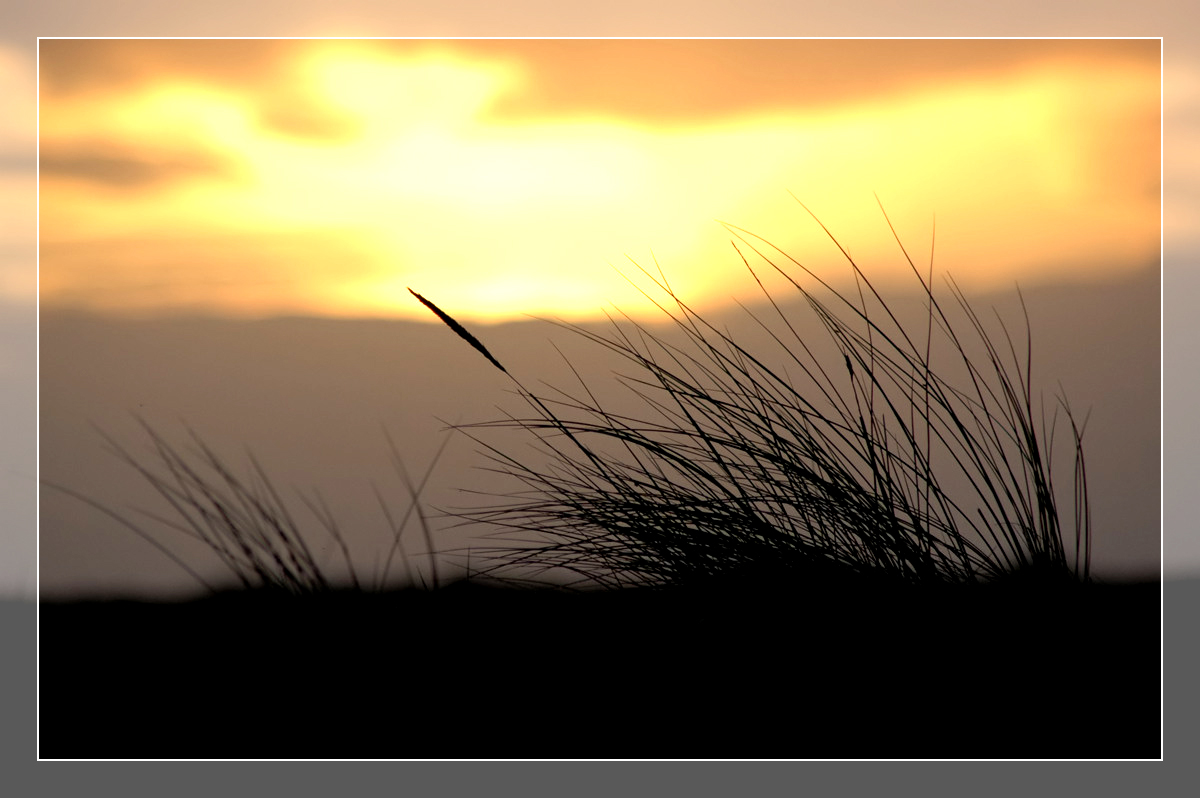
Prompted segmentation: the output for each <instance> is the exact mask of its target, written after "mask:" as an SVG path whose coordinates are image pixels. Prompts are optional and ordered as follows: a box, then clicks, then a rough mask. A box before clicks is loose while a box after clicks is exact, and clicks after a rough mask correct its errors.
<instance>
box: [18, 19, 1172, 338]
mask: <svg viewBox="0 0 1200 798" xmlns="http://www.w3.org/2000/svg"><path fill="white" fill-rule="evenodd" d="M129 44H130V45H131V46H134V45H136V43H134V42H131V43H129ZM297 44H298V46H297V48H296V50H295V52H294V53H293V56H292V57H291V59H290V60H289V61H287V63H286V67H287V68H286V69H285V70H284V72H283V74H284V75H285V77H283V78H278V80H279V81H280V82H279V84H278V95H279V98H275V99H272V97H271V96H270V95H271V92H270V91H268V92H266V94H267V95H268V96H267V97H266V99H264V92H263V90H262V89H261V88H260V84H259V82H256V81H254V80H250V79H249V78H250V77H251V76H249V75H248V76H247V77H248V79H247V81H246V86H245V87H244V88H239V86H238V85H236V84H229V83H225V84H222V83H220V82H216V81H213V82H206V81H204V80H201V79H198V78H196V77H195V76H194V75H193V76H190V77H189V76H181V75H178V74H167V75H164V76H163V77H162V78H161V79H157V80H156V79H151V80H146V81H144V82H142V83H141V84H138V85H136V86H132V87H131V86H129V85H122V86H121V87H120V88H109V87H107V86H105V84H104V83H103V82H102V81H101V82H97V83H94V84H93V85H92V86H91V88H89V89H88V90H86V91H85V90H77V91H63V92H55V91H54V90H53V87H51V89H50V90H47V89H45V88H44V89H43V95H42V98H41V108H40V119H41V127H40V131H41V152H42V176H41V208H40V210H41V301H42V303H43V305H44V306H53V305H72V306H76V307H86V308H89V309H93V310H101V311H106V312H115V313H146V312H151V313H163V312H172V311H179V310H205V311H209V312H219V313H227V314H235V315H271V314H274V313H306V314H316V315H336V316H359V315H370V316H374V315H386V316H399V315H404V316H415V317H418V318H424V317H425V311H424V309H423V308H420V307H419V306H416V305H415V304H414V303H413V302H412V301H411V297H410V296H409V295H408V293H407V291H406V290H405V289H406V286H410V285H411V286H413V287H415V288H417V290H419V291H421V292H422V293H423V294H425V295H426V296H429V297H431V298H434V299H435V300H437V301H438V302H439V304H442V305H443V306H444V307H446V308H447V309H448V310H449V309H453V312H454V314H455V315H456V316H459V317H461V318H463V319H476V320H480V319H505V318H511V317H519V316H521V315H522V314H525V313H534V314H553V315H559V316H563V317H567V318H576V319H580V318H586V317H590V316H594V315H597V314H598V313H599V312H600V311H602V310H603V309H604V308H605V307H608V306H610V303H613V304H616V305H617V306H618V307H620V308H622V309H623V310H626V311H632V312H638V311H640V310H647V309H648V303H647V301H646V300H645V299H643V298H642V297H641V296H640V294H638V293H637V292H636V291H635V290H633V289H632V288H631V287H630V286H629V285H628V284H627V283H626V282H625V280H624V279H623V278H622V277H621V276H620V275H619V274H618V273H617V272H616V271H615V270H614V269H612V268H610V266H609V264H612V265H614V266H617V267H618V268H621V269H622V270H624V271H626V272H634V271H635V269H634V267H632V266H631V265H630V264H629V263H628V261H627V260H626V256H629V257H631V258H633V259H634V260H636V261H637V262H639V263H641V264H643V265H647V266H652V264H653V260H652V258H656V259H657V262H658V263H659V264H660V265H661V266H662V267H663V269H664V270H665V272H666V273H667V275H668V277H669V278H670V279H671V281H672V285H673V287H675V288H676V289H677V290H678V291H680V292H681V293H682V294H683V295H685V296H687V297H688V298H689V299H691V300H693V301H695V302H696V303H697V304H698V305H699V306H704V305H705V304H706V303H719V302H723V301H728V299H729V298H730V297H731V295H740V296H742V297H744V296H746V291H745V290H743V288H742V287H743V286H744V285H745V282H744V280H745V278H744V276H743V272H742V271H740V269H741V267H740V261H738V260H737V258H736V255H735V254H734V253H733V251H732V249H731V248H730V246H729V243H728V239H729V234H728V233H727V232H726V231H724V230H723V229H722V228H721V226H720V225H719V224H717V222H716V221H715V220H717V219H720V220H722V221H727V222H730V223H732V224H735V225H738V226H741V227H745V228H747V229H749V230H752V231H754V232H755V233H759V234H761V235H763V236H764V237H766V238H767V239H768V240H770V241H772V242H773V243H775V244H777V245H779V246H780V247H782V248H784V249H785V250H787V251H788V252H789V253H790V254H792V255H794V256H796V257H797V258H798V259H800V260H801V261H803V262H805V264H806V265H809V266H810V267H811V268H814V270H817V271H819V272H820V271H824V272H826V273H830V274H836V273H840V271H839V270H843V269H844V268H845V266H844V262H842V261H840V260H839V258H838V257H837V255H836V250H834V249H832V245H831V244H830V243H829V242H828V241H827V240H826V239H825V238H824V234H823V233H822V232H821V231H820V229H819V228H817V226H816V225H815V224H814V223H813V222H812V221H811V220H809V219H808V218H807V216H806V215H805V214H804V212H803V210H802V209H801V208H800V207H799V206H798V205H796V203H795V202H793V201H792V200H791V198H790V197H789V196H788V192H789V191H791V192H792V193H793V194H795V195H796V197H798V198H799V199H800V200H802V201H803V202H805V204H807V205H808V206H809V207H811V208H812V209H813V210H814V211H815V212H816V213H817V214H818V216H820V218H821V220H822V221H823V222H824V223H825V224H826V225H827V226H828V227H829V228H830V229H831V230H832V231H833V232H834V234H835V235H837V236H838V237H839V240H841V242H842V243H843V245H844V246H846V248H847V249H848V250H850V251H851V253H852V254H853V255H854V256H855V257H856V259H858V260H859V262H860V265H861V266H863V267H864V268H865V269H867V271H868V273H874V274H878V273H881V272H883V273H887V272H889V270H890V271H892V272H894V271H895V270H896V269H897V268H898V267H902V266H903V267H904V268H907V267H906V266H904V264H903V261H902V260H901V259H900V254H899V251H898V249H897V247H896V245H895V242H894V241H893V240H892V238H891V234H890V232H889V231H888V229H887V227H886V224H885V223H884V221H883V219H882V217H881V215H880V214H879V211H878V208H877V207H876V206H875V200H874V197H873V193H878V195H879V197H880V199H881V200H882V202H883V204H884V206H885V207H886V208H887V210H888V212H889V215H890V216H891V217H892V219H893V221H894V222H895V223H896V224H897V228H898V230H899V232H900V234H901V235H902V237H904V238H905V243H906V244H907V245H908V246H909V249H910V252H915V253H923V254H920V255H918V257H924V258H927V257H928V242H929V237H930V233H931V227H932V220H933V217H934V216H935V215H936V218H937V237H938V240H937V252H936V262H937V264H938V266H939V268H941V269H943V270H948V271H950V272H951V273H952V274H954V276H955V277H956V279H958V280H959V281H960V282H961V283H963V284H965V285H978V286H984V285H991V284H1003V285H1011V284H1012V282H1013V281H1014V280H1020V281H1022V282H1023V283H1028V282H1030V281H1035V280H1041V279H1046V277H1047V276H1051V275H1052V274H1053V272H1054V271H1055V270H1058V271H1059V272H1063V271H1070V272H1073V273H1078V272H1084V273H1089V272H1090V273H1093V274H1095V275H1097V276H1100V275H1103V274H1106V273H1107V272H1109V271H1110V270H1113V269H1116V268H1122V267H1140V266H1143V265H1146V264H1147V263H1148V262H1151V261H1152V260H1155V259H1156V258H1157V252H1158V246H1159V218H1160V215H1159V157H1158V142H1159V134H1158V121H1159V75H1158V61H1157V57H1156V55H1155V57H1154V58H1153V59H1147V60H1146V62H1145V63H1130V62H1129V61H1128V60H1125V61H1114V62H1112V63H1108V64H1106V63H1097V62H1095V61H1088V62H1074V61H1070V60H1064V59H1043V60H1040V61H1036V62H1030V63H1028V64H1024V65H1021V66H1020V67H1019V68H1013V69H1008V70H1002V71H994V72H991V73H988V74H986V75H983V76H979V75H975V76H967V77H963V76H960V75H958V74H955V73H950V74H947V75H945V77H944V79H942V80H939V81H937V82H931V81H926V82H925V83H923V84H922V85H912V86H908V87H905V88H904V89H902V90H895V91H892V92H890V93H888V94H885V95H882V96H879V95H871V96H868V95H859V96H856V97H850V98H847V99H846V101H845V102H844V103H832V104H831V103H823V104H820V105H812V106H806V105H804V104H803V103H800V102H798V103H796V104H795V106H794V107H787V106H778V105H777V106H774V107H762V108H752V109H748V110H747V109H740V110H737V111H732V110H727V109H722V108H719V107H716V108H714V109H713V111H712V113H711V114H710V115H708V116H705V117H703V118H699V119H691V118H689V119H686V120H679V121H669V120H668V121H664V120H661V119H654V118H651V117H648V116H647V117H638V116H635V115H631V114H629V113H625V112H621V111H619V110H613V109H610V108H603V107H597V108H595V109H593V110H592V111H591V112H589V113H581V112H579V111H578V110H573V111H571V112H569V113H561V114H554V113H550V112H542V113H537V114H526V115H524V116H522V115H520V114H511V113H510V114H501V113H497V112H496V109H497V108H498V107H499V106H501V105H502V103H503V102H504V101H505V100H506V98H508V99H511V98H513V97H520V96H522V95H523V94H525V93H530V92H536V91H537V88H538V81H539V76H538V75H537V74H536V73H534V72H532V71H531V70H530V69H528V68H526V67H523V66H522V62H521V60H520V58H519V55H520V46H519V45H520V44H521V43H520V42H514V43H513V53H514V55H513V57H512V58H508V59H498V58H496V57H494V55H492V56H489V57H483V56H478V55H472V54H471V53H470V52H467V51H465V50H462V51H459V50H456V49H455V48H454V47H453V46H451V45H450V44H447V45H444V46H441V47H437V48H428V47H425V48H419V49H414V50H413V52H412V53H411V54H407V55H405V54H403V53H400V52H397V51H396V50H394V49H384V48H380V47H376V46H373V45H372V44H371V43H369V42H305V43H297ZM645 44H646V45H648V46H653V45H654V43H653V42H649V43H645ZM301 45H302V46H301ZM45 57H47V56H45V55H44V56H43V58H45ZM720 66H727V65H715V67H720ZM593 77H594V76H593ZM696 79H697V80H703V79H704V76H703V75H698V76H697V77H696ZM800 79H801V78H799V77H798V78H797V80H800ZM280 98H281V99H280ZM271 103H274V105H271ZM280 120H284V121H282V122H281V121H280Z"/></svg>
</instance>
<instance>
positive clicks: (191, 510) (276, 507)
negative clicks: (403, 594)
mask: <svg viewBox="0 0 1200 798" xmlns="http://www.w3.org/2000/svg"><path fill="white" fill-rule="evenodd" d="M135 419H136V421H137V422H138V424H139V425H140V426H141V427H142V429H143V430H144V431H145V433H146V435H147V436H148V437H149V440H150V443H151V448H152V451H153V454H154V456H153V458H152V459H151V461H150V464H146V463H145V462H144V461H143V460H142V459H140V458H139V457H137V456H136V455H134V454H133V453H131V452H129V451H128V450H127V449H125V448H123V447H122V446H121V445H120V444H118V443H117V442H116V441H115V440H114V439H113V438H112V437H111V436H110V435H108V434H106V433H104V432H103V431H98V432H99V434H100V435H101V436H102V437H103V438H104V440H105V441H106V443H107V444H108V447H109V449H110V451H111V452H112V453H113V454H114V455H116V456H117V457H118V458H119V459H120V460H122V461H124V462H125V463H126V464H128V465H129V466H130V467H132V468H133V469H135V470H136V471H137V472H138V473H139V474H141V475H142V477H144V478H145V480H146V481H147V482H148V483H149V484H150V485H151V486H152V487H153V488H154V489H155V491H157V492H158V494H159V495H160V496H161V497H162V498H163V499H164V500H165V501H166V502H167V504H168V505H169V506H170V507H171V509H172V510H173V511H174V514H175V517H174V518H171V517H168V516H164V515H160V514H156V513H151V512H149V511H145V510H143V511H141V514H142V515H144V516H146V517H147V518H149V519H150V520H152V521H155V522H158V523H159V524H162V525H163V526H165V527H167V528H168V529H170V530H172V531H174V532H177V533H180V534H182V535H184V536H186V537H189V538H192V539H193V540H197V541H199V542H201V543H202V544H204V546H205V547H206V548H207V549H208V550H210V551H211V552H213V553H214V554H216V556H217V557H218V558H219V559H220V561H221V563H222V564H223V565H224V566H225V568H226V570H227V571H228V572H229V573H230V574H232V576H233V577H234V579H235V580H236V583H237V585H238V586H239V587H240V588H242V589H245V590H253V591H255V592H258V593H264V592H265V593H272V594H276V595H313V594H327V593H329V592H331V591H335V590H345V589H350V590H353V591H372V592H379V591H383V590H385V589H388V587H390V586H391V581H392V570H393V565H394V563H395V561H396V559H397V556H398V557H399V560H400V563H401V565H402V566H403V568H404V571H405V574H406V580H407V583H408V584H410V585H426V582H425V579H426V577H425V575H424V574H423V573H420V572H419V571H418V570H417V569H415V568H413V566H412V563H411V561H410V559H409V557H408V554H407V552H406V551H405V549H404V546H403V543H402V540H401V536H402V533H403V532H404V530H405V529H406V528H407V527H408V525H409V523H410V521H411V520H412V518H413V516H414V515H415V516H416V518H417V522H418V523H419V525H420V527H421V531H422V533H423V534H424V538H425V543H426V546H427V550H428V551H429V575H428V579H429V583H428V584H429V585H430V586H432V587H434V588H436V587H438V586H439V578H438V567H437V559H436V556H435V552H434V546H433V537H432V532H431V530H430V527H429V522H428V518H427V516H426V514H425V511H424V508H423V507H422V505H421V502H420V495H421V491H422V490H423V489H424V487H425V484H426V482H427V481H428V479H429V476H430V474H431V473H432V471H433V468H434V466H436V464H437V461H438V460H439V459H440V458H441V455H442V452H443V451H444V450H445V443H446V441H443V444H442V447H441V449H439V450H438V452H437V454H436V455H435V456H434V458H433V461H432V462H431V463H430V465H429V468H428V469H427V470H426V472H425V474H424V475H423V476H422V478H421V480H420V482H419V483H415V484H414V483H413V481H412V479H411V477H410V476H409V474H408V471H407V470H406V469H405V467H404V464H403V462H402V460H401V457H400V454H399V451H398V449H397V447H396V444H395V442H394V441H393V440H392V438H391V435H390V434H388V432H387V431H386V429H385V430H384V436H385V438H386V439H387V442H388V445H389V447H390V451H391V455H392V463H393V465H394V466H395V468H396V471H397V473H398V474H399V475H400V477H401V479H402V480H403V482H404V486H405V488H406V490H407V491H408V495H409V498H410V502H409V504H408V508H407V510H406V511H405V513H404V515H403V516H402V517H400V519H399V521H397V520H396V517H395V515H394V514H393V513H392V511H391V509H390V507H389V506H388V504H387V503H386V502H385V500H384V498H383V496H382V494H381V493H380V492H379V489H378V488H377V487H376V488H375V489H374V490H375V496H376V498H377V500H378V501H379V505H380V509H381V511H382V513H383V516H384V518H385V519H386V520H387V524H388V529H389V530H390V533H391V545H390V547H389V548H388V552H387V555H386V556H385V558H384V561H383V563H382V565H380V566H379V567H377V568H376V571H375V573H374V575H373V576H372V577H371V579H370V580H368V579H367V578H366V577H365V576H364V575H360V574H359V572H358V569H357V568H356V567H355V565H354V563H353V561H352V559H351V555H350V549H349V546H348V545H347V543H346V539H345V537H344V535H343V534H342V531H341V529H340V527H339V526H338V523H337V521H336V519H335V518H334V515H333V513H332V512H331V511H330V509H329V507H328V505H327V504H326V502H325V500H324V499H323V497H322V496H321V494H320V493H318V492H313V493H312V494H311V495H305V494H303V493H300V494H299V498H300V500H301V502H302V503H303V504H304V505H305V507H306V508H307V510H308V511H309V513H310V514H311V515H312V517H313V518H314V519H315V520H316V521H317V522H318V523H319V525H320V526H321V528H322V529H323V530H324V532H325V533H326V534H327V535H328V537H329V539H331V540H332V541H333V542H334V543H335V545H336V548H337V550H338V552H339V553H340V554H341V556H342V560H343V563H344V569H341V570H342V571H344V576H343V575H342V574H341V573H339V574H336V575H335V574H334V572H333V569H331V567H330V566H329V565H327V564H322V563H321V562H320V561H319V560H318V559H317V558H316V557H314V555H313V552H312V549H311V548H310V546H309V543H308V541H307V540H306V535H305V533H304V532H303V531H302V527H301V525H300V524H299V523H297V521H296V520H295V517H294V515H293V514H292V512H291V510H289V508H288V504H287V503H286V502H285V501H284V500H283V499H282V498H281V496H280V494H279V491H278V490H276V488H275V486H274V485H273V483H272V482H271V480H270V478H268V476H267V474H266V472H265V470H264V469H263V468H262V466H261V465H260V464H259V462H258V460H257V459H256V458H255V457H254V455H253V454H251V453H249V452H247V457H248V459H249V464H250V468H249V470H248V473H247V476H245V477H239V476H238V475H237V474H236V473H235V472H234V470H233V469H232V468H230V466H229V465H228V464H227V463H226V462H225V461H224V460H222V459H221V457H220V456H219V455H218V454H217V453H216V452H214V451H213V449H212V448H211V447H210V446H208V444H206V443H205V442H204V440H203V439H202V438H201V437H200V436H199V435H198V434H197V433H196V432H195V431H193V430H192V429H190V428H188V429H187V432H188V435H189V437H190V439H191V442H192V447H191V448H190V450H183V449H180V448H177V447H176V446H173V445H172V444H171V443H170V442H169V441H168V440H167V439H166V438H165V437H164V436H163V435H162V433H160V432H159V431H158V430H156V429H155V428H154V427H152V426H151V425H150V424H149V423H148V422H146V421H145V420H144V419H142V418H140V417H135ZM447 440H448V439H447ZM52 487H54V488H56V489H58V490H61V491H63V492H64V493H67V494H68V495H71V496H74V497H75V498H77V499H79V500H81V501H83V502H85V503H87V504H89V505H91V506H92V507H94V508H96V509H98V510H99V511H101V512H103V513H104V514H106V515H108V516H109V517H111V518H113V519H115V520H116V521H118V522H119V523H121V524H122V525H124V526H125V527H127V528H129V529H130V530H132V531H133V532H134V533H136V534H137V535H138V536H139V537H141V538H142V539H144V540H146V541H148V542H149V543H150V544H151V545H153V546H154V547H156V548H157V549H159V550H160V551H161V552H163V553H164V554H165V555H166V556H167V557H169V558H170V559H171V560H172V561H173V562H175V563H176V564H177V565H178V566H180V567H181V568H182V569H184V570H185V571H186V572H187V573H188V574H189V575H190V576H191V577H192V578H194V579H195V580H196V581H197V582H199V583H200V584H201V585H202V586H203V587H204V588H205V589H207V590H208V591H209V592H210V593H214V594H216V593H218V592H219V590H218V588H217V587H215V586H214V585H213V584H212V583H210V581H209V580H207V579H205V578H204V577H203V576H202V575H201V574H200V573H199V572H197V571H196V570H195V569H194V568H192V567H191V566H189V565H188V564H187V563H186V562H185V561H184V560H183V558H181V557H180V556H179V555H177V554H176V553H175V552H174V551H172V550H171V549H170V548H169V547H167V546H166V545H165V544H164V543H162V541H160V540H159V538H158V537H157V536H155V535H154V534H152V533H150V532H149V531H148V530H147V529H146V528H145V527H144V526H143V525H142V524H139V523H137V522H135V521H133V520H132V519H130V518H129V517H128V516H127V515H124V514H121V513H118V512H116V511H115V510H113V509H111V508H110V507H108V506H106V505H104V504H102V503H100V502H98V501H96V500H95V499H93V498H91V497H88V496H85V495H83V494H81V493H79V492H78V491H75V490H73V489H71V488H68V487H65V486H61V485H52Z"/></svg>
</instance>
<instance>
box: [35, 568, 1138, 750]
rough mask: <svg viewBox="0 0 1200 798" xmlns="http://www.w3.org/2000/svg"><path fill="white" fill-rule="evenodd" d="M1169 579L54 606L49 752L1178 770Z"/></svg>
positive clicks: (460, 589) (44, 739)
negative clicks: (1162, 763) (1110, 761)
mask: <svg viewBox="0 0 1200 798" xmlns="http://www.w3.org/2000/svg"><path fill="white" fill-rule="evenodd" d="M1159 630H1160V588H1159V584H1158V583H1157V582H1146V583H1130V584H1120V585H1096V584H1093V585H1088V586H1065V587H1064V586H1048V585H1044V584H1037V583H1034V584H1029V583H1020V582H1017V583H1010V584H1006V585H993V586H986V587H928V588H920V589H916V588H896V587H894V586H868V585H866V584H864V583H861V582H842V583H838V584H824V585H821V586H820V587H809V588H803V589H801V588H786V589H784V588H780V587H778V586H764V585H763V584H757V585H753V584H751V583H749V582H739V583H738V584H736V585H720V586H712V585H710V586H706V587H703V588H701V587H693V588H689V589H686V590H685V589H677V590H672V591H665V592H658V593H648V592H645V591H622V592H618V593H604V594H588V595H578V594H566V593H562V592H559V591H543V590H536V591H530V590H518V589H514V588H501V587H483V586H480V585H478V584H466V583H457V584H454V585H451V586H449V587H446V588H443V589H442V590H440V591H436V592H422V591H415V590H408V591H395V592H390V593H382V594H364V593H355V592H336V593H332V594H327V595H325V596H317V597H305V598H277V597H272V596H269V595H260V594H255V593H249V592H244V591H231V592H229V593H224V594H218V595H216V596H213V597H209V598H205V599H201V600H197V601H193V602H185V603H175V604H167V603H158V604H156V603H145V602H74V603H42V605H41V631H40V634H41V637H40V646H41V659H40V700H41V706H40V713H41V714H40V744H41V749H40V755H41V757H43V758H50V759H54V758H252V759H260V758H289V759H290V758H387V759H459V758H462V759H481V758H485V759H492V758H498V759H544V758H549V759H554V758H571V759H608V758H620V759H628V758H638V759H640V758H649V759H673V758H685V759H727V758H728V759H743V758H747V759H759V758H787V759H808V758H818V759H827V758H872V759H874V758H904V759H908V758H984V759H992V758H1021V759H1025V758H1050V759H1062V758H1087V759H1091V758H1100V759H1107V758H1120V759H1126V758H1158V757H1159V756H1160V755H1161V734H1160V732H1161V714H1160V686H1161V669H1160V668H1161V659H1160V635H1159Z"/></svg>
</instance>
